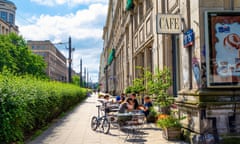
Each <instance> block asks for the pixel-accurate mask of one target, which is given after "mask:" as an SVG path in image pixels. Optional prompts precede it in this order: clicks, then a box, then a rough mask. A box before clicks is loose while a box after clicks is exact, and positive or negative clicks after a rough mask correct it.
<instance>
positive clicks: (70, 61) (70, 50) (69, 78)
mask: <svg viewBox="0 0 240 144" xmlns="http://www.w3.org/2000/svg"><path fill="white" fill-rule="evenodd" d="M68 54H69V55H68V82H69V83H71V82H72V41H71V37H69V39H68Z"/></svg>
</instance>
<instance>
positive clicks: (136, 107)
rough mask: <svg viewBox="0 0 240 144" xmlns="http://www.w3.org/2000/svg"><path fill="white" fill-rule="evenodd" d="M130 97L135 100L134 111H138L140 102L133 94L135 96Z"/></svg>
mask: <svg viewBox="0 0 240 144" xmlns="http://www.w3.org/2000/svg"><path fill="white" fill-rule="evenodd" d="M130 97H131V98H132V100H133V104H134V106H133V109H134V110H136V109H138V106H139V104H138V101H137V99H136V94H135V93H133V94H131V96H130Z"/></svg>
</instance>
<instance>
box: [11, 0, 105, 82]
mask: <svg viewBox="0 0 240 144" xmlns="http://www.w3.org/2000/svg"><path fill="white" fill-rule="evenodd" d="M10 1H12V2H13V3H15V5H16V7H17V10H16V25H18V27H19V31H20V35H22V36H23V37H24V38H25V39H26V40H51V41H52V43H59V42H67V41H68V37H69V36H71V38H72V47H73V48H75V51H74V52H73V56H72V57H73V63H72V68H73V69H74V70H75V71H76V72H79V71H80V70H79V69H80V66H79V63H80V62H79V61H80V59H81V58H82V62H83V67H86V68H87V70H88V72H89V75H90V77H91V80H92V81H93V82H97V81H98V70H99V60H100V54H101V52H102V48H103V44H102V43H103V41H102V32H103V27H104V24H105V21H106V15H107V8H108V0H10ZM56 46H57V48H58V49H59V50H60V51H61V52H62V53H63V54H64V55H65V56H66V57H68V50H67V49H66V47H68V46H67V45H66V46H64V45H56Z"/></svg>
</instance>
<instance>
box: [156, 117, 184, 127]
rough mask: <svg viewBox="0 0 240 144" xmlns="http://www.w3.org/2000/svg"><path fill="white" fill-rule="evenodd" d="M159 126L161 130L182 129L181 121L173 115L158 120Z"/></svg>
mask: <svg viewBox="0 0 240 144" xmlns="http://www.w3.org/2000/svg"><path fill="white" fill-rule="evenodd" d="M157 124H158V126H159V127H161V128H170V127H181V123H180V119H179V118H176V117H174V116H173V115H164V116H163V117H162V118H160V119H158V121H157Z"/></svg>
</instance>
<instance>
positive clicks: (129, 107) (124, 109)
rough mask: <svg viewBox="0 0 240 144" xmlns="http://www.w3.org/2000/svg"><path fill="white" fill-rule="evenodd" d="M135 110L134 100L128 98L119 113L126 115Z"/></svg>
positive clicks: (120, 107)
mask: <svg viewBox="0 0 240 144" xmlns="http://www.w3.org/2000/svg"><path fill="white" fill-rule="evenodd" d="M132 109H133V100H132V98H127V99H126V100H125V101H124V102H123V103H121V104H120V106H119V111H118V112H119V113H125V112H128V111H131V110H132Z"/></svg>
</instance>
